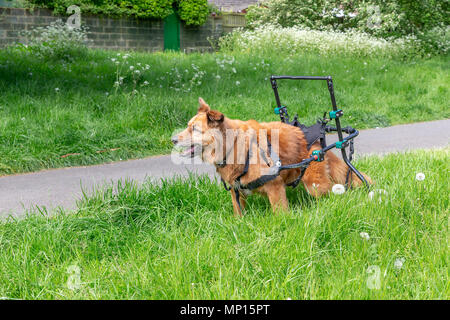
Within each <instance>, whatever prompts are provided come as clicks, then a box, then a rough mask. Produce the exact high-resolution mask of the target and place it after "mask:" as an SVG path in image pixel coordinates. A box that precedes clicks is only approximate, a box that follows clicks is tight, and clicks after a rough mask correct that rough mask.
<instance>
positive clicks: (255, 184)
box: [222, 76, 369, 207]
mask: <svg viewBox="0 0 450 320" xmlns="http://www.w3.org/2000/svg"><path fill="white" fill-rule="evenodd" d="M284 79H288V80H323V81H326V82H327V85H328V91H329V92H330V98H331V105H332V108H333V109H332V110H331V111H329V112H328V113H327V112H325V113H324V116H323V118H322V119H320V120H318V121H317V123H316V124H314V125H312V126H309V127H308V126H306V125H304V124H301V123H300V122H299V121H298V115H295V116H294V118H293V119H292V120H291V119H290V117H289V114H288V111H287V107H286V106H284V105H282V104H281V101H280V96H279V94H278V84H277V80H284ZM270 82H271V84H272V89H273V92H274V95H275V101H276V104H277V106H276V108H275V109H274V111H275V114H277V115H279V116H280V120H281V122H283V123H286V124H289V125H292V126H295V127H298V128H300V130H302V131H303V133H304V136H305V139H306V141H307V144H308V149H309V148H310V147H311V146H312V145H313V144H314V143H315V142H316V141H318V140H319V141H320V145H321V147H322V149H320V150H314V151H313V152H312V153H311V156H310V157H309V158H307V159H303V160H302V161H301V162H299V163H294V164H289V165H283V164H282V163H281V161H280V159H279V157H278V155H277V154H276V153H275V152H273V150H271V145H270V142H269V141H267V142H268V148H269V154H270V155H271V158H272V159H273V162H274V163H275V165H273V166H272V167H270V168H269V169H270V170H269V174H266V175H262V176H261V177H259V178H258V179H256V180H253V181H251V182H249V183H247V184H245V185H243V184H241V182H240V179H241V177H243V176H244V175H245V174H247V172H248V169H249V158H250V150H249V152H248V153H247V158H246V161H245V166H244V171H243V172H242V173H241V174H240V175H239V176H238V178H237V179H236V181H235V184H234V186H230V187H228V186H227V185H226V183H225V181H224V180H223V179H222V183H223V185H224V187H225V190H227V191H230V190H231V189H232V188H233V189H234V192H235V195H236V200H237V203H238V205H239V207H240V206H241V205H240V201H239V190H253V189H256V188H259V187H261V186H263V185H264V184H265V183H267V182H269V181H271V180H274V179H275V178H276V177H278V176H279V175H280V172H281V171H283V170H289V169H298V168H300V169H301V170H300V175H299V176H298V178H297V179H296V180H295V181H294V182H292V183H290V184H288V186H291V187H294V188H295V187H296V186H297V185H298V184H299V183H300V181H301V179H302V178H303V175H304V173H305V171H306V169H307V168H308V166H309V165H310V164H311V163H312V162H313V161H318V162H321V161H323V160H324V158H325V153H326V152H327V151H330V150H331V149H333V148H337V149H340V150H341V153H342V159H343V160H344V162H345V163H346V164H347V166H348V171H347V176H346V181H345V188H346V189H349V188H350V187H351V185H352V181H350V180H351V177H352V175H351V172H354V173H355V175H356V176H357V177H358V178H359V179H360V180H361V181H362V182H363V183H364V185H365V187H366V188H367V190H369V184H368V182H367V181H366V179H365V178H364V176H363V175H362V174H361V173H360V172H359V171H358V170H357V169H356V168H355V167H354V166H353V165H352V163H351V161H352V159H353V153H354V146H353V139H355V138H356V137H357V136H358V135H359V131H358V130H356V129H354V128H352V127H350V126H347V127H345V128H342V126H341V122H340V117H342V116H343V115H344V112H343V111H342V109H338V108H337V105H336V98H335V96H334V88H333V80H332V78H331V76H327V77H316V76H271V77H270ZM327 117H328V118H327ZM333 120H334V121H335V126H334V127H333V126H330V125H328V123H329V122H330V121H333ZM331 132H337V134H338V138H339V141H337V142H335V143H333V144H330V145H327V143H326V139H325V135H326V134H327V133H331ZM343 133H346V134H347V136H345V137H344V135H343ZM347 147H349V154H348V155H347V151H346V148H347Z"/></svg>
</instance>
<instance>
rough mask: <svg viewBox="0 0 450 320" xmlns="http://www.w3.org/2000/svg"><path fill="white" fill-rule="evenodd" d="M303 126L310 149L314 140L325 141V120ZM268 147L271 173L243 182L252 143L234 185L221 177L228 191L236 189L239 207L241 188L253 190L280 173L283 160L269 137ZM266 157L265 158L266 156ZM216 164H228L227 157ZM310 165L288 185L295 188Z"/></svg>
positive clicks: (221, 165) (219, 165)
mask: <svg viewBox="0 0 450 320" xmlns="http://www.w3.org/2000/svg"><path fill="white" fill-rule="evenodd" d="M301 126H302V127H299V128H300V129H301V130H302V131H303V133H304V135H305V138H306V140H307V142H308V149H309V148H310V147H311V145H312V144H314V142H316V141H317V140H319V139H321V142H322V141H325V129H324V124H323V122H318V123H316V124H315V125H312V126H310V127H306V126H305V125H301ZM267 148H268V151H269V155H270V157H271V158H272V161H273V162H274V163H275V165H274V166H272V167H270V168H269V171H270V172H271V173H270V174H265V175H262V176H261V177H259V178H257V179H255V180H253V181H251V182H249V183H247V184H246V185H243V184H242V183H241V178H242V177H243V176H245V175H246V174H247V172H248V169H249V166H250V157H251V145H250V146H249V148H248V151H247V156H246V158H245V165H244V170H243V171H242V173H241V174H240V175H239V176H238V177H237V178H236V180H235V182H234V184H233V185H232V186H230V187H228V186H227V184H226V182H225V180H223V178H220V179H221V181H222V184H223V186H224V188H225V190H226V191H230V190H231V189H234V193H235V196H236V202H237V204H238V206H239V208H241V202H240V190H249V191H252V190H254V189H257V188H259V187H262V186H263V185H264V184H266V183H267V182H269V181H272V180H274V179H276V178H277V177H278V176H279V175H280V167H281V161H280V158H279V157H278V155H277V154H276V152H274V151H273V150H272V145H271V143H270V141H269V139H267ZM264 158H265V156H264ZM265 161H266V163H267V164H269V162H268V161H267V159H266V158H265ZM216 165H217V166H218V167H220V168H223V167H225V166H226V165H227V163H226V157H225V159H224V160H223V161H222V162H221V163H219V164H216ZM308 166H309V163H308V164H307V165H305V166H303V167H301V171H300V174H299V176H298V177H297V179H295V180H294V181H293V182H291V183H289V184H287V185H288V186H289V187H292V188H295V187H296V186H297V185H298V184H299V183H300V181H301V180H302V178H303V175H304V174H305V171H306V169H307V168H308Z"/></svg>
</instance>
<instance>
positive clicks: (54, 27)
mask: <svg viewBox="0 0 450 320" xmlns="http://www.w3.org/2000/svg"><path fill="white" fill-rule="evenodd" d="M22 36H24V37H25V42H26V45H24V46H23V47H24V48H26V51H28V52H30V53H31V54H33V55H35V56H37V57H40V58H47V59H54V58H57V59H64V60H73V59H74V58H75V57H79V56H83V55H84V54H85V53H86V50H87V46H86V44H87V42H88V39H87V36H86V29H85V28H84V27H81V28H77V29H74V28H71V27H70V26H67V25H66V24H65V23H64V22H62V21H61V20H57V21H55V22H52V23H51V24H50V25H48V26H46V27H37V28H34V29H33V30H31V31H25V32H23V33H22Z"/></svg>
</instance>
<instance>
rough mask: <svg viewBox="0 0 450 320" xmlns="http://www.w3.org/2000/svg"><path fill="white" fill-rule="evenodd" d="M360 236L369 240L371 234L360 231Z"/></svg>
mask: <svg viewBox="0 0 450 320" xmlns="http://www.w3.org/2000/svg"><path fill="white" fill-rule="evenodd" d="M359 235H360V237H361V238H363V239H364V240H369V239H370V236H369V234H368V233H367V232H360V234H359Z"/></svg>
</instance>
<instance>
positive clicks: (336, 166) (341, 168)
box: [326, 151, 373, 186]
mask: <svg viewBox="0 0 450 320" xmlns="http://www.w3.org/2000/svg"><path fill="white" fill-rule="evenodd" d="M326 158H327V161H328V167H329V169H330V175H331V179H332V180H333V182H334V183H339V184H345V182H346V180H347V174H348V170H349V168H348V166H347V164H345V162H344V161H343V160H342V159H340V158H339V157H338V156H336V155H335V154H334V153H333V152H331V151H330V152H327V154H326ZM361 174H362V175H363V177H364V178H365V179H366V181H367V182H368V183H369V184H372V183H373V182H372V179H370V177H369V176H368V175H366V174H365V173H362V172H361ZM348 181H349V182H350V181H351V182H352V186H359V185H361V184H362V183H363V182H362V181H361V180H359V178H358V176H357V175H356V174H355V173H354V172H353V171H352V172H351V176H349V178H348Z"/></svg>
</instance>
